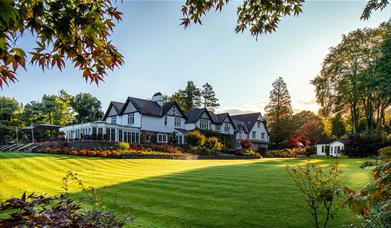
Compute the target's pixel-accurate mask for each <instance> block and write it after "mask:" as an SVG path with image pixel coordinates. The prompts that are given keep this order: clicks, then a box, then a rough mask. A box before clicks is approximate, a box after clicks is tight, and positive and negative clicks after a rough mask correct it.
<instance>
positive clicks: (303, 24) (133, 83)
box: [0, 0, 391, 114]
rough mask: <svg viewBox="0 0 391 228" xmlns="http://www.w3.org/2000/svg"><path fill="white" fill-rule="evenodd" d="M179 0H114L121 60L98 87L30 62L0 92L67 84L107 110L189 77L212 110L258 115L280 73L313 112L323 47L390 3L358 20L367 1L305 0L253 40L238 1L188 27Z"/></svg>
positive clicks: (30, 42)
mask: <svg viewBox="0 0 391 228" xmlns="http://www.w3.org/2000/svg"><path fill="white" fill-rule="evenodd" d="M183 2H184V1H127V0H124V2H123V3H121V2H120V1H118V3H117V5H118V7H119V9H120V11H121V12H123V20H122V21H121V22H120V23H118V24H117V26H116V28H115V29H114V31H113V33H112V36H111V39H112V42H113V44H114V45H115V46H116V47H117V48H118V49H119V51H120V52H121V54H122V55H123V56H124V60H125V64H124V65H123V66H122V67H120V68H117V69H115V70H114V71H112V72H109V75H108V76H107V77H106V78H105V82H103V83H100V84H99V86H96V85H95V84H90V83H86V82H85V81H84V79H83V78H82V73H81V72H80V71H79V70H77V69H74V68H73V66H72V64H71V63H69V62H67V63H66V68H65V70H63V71H62V72H61V71H59V70H57V69H54V70H46V71H45V72H43V71H42V70H41V69H40V68H39V67H37V66H33V65H29V66H28V67H27V71H24V70H23V69H22V70H19V71H18V76H17V79H18V81H17V82H16V83H11V84H10V85H9V86H8V87H4V88H3V89H1V90H0V96H7V97H14V98H16V99H17V100H18V101H20V102H22V103H27V102H30V101H34V100H40V99H41V97H42V96H43V95H44V94H57V93H58V91H59V90H61V89H65V90H66V91H67V92H68V93H70V94H73V95H75V94H77V93H80V92H89V93H91V94H93V95H94V96H96V97H97V98H98V99H100V100H101V101H102V106H103V108H104V109H106V108H107V106H108V105H109V103H110V101H120V102H125V100H126V98H127V97H128V96H133V97H139V98H150V97H151V96H152V95H153V94H154V93H155V92H158V91H160V92H162V93H163V94H167V95H170V94H172V93H174V92H175V91H177V90H178V89H182V88H184V87H185V85H186V82H187V81H189V80H192V81H194V82H195V83H196V85H197V86H199V87H201V86H202V85H203V84H204V83H206V82H209V83H210V84H211V85H212V86H213V87H214V90H215V92H216V95H217V97H218V99H219V103H220V105H221V108H219V109H218V110H217V111H218V112H224V111H228V112H230V113H232V114H235V113H243V112H253V111H256V112H259V111H260V112H263V111H264V106H265V105H266V104H267V103H268V99H269V93H270V90H271V89H272V83H273V81H274V80H276V79H277V78H278V77H283V79H284V81H285V82H286V83H287V86H288V90H289V93H290V95H291V98H292V107H293V109H294V111H299V110H312V111H316V110H317V109H318V108H319V106H318V105H317V104H316V99H315V92H314V87H313V86H312V85H311V84H310V80H311V79H313V78H314V77H315V76H316V75H317V74H318V73H319V71H320V68H321V64H322V61H323V59H324V57H325V56H326V55H327V53H328V49H329V48H330V47H332V46H335V45H337V44H338V43H339V42H340V40H341V36H342V35H343V34H347V33H349V32H350V31H353V30H355V29H357V28H362V27H376V26H378V25H379V24H380V23H381V22H384V21H388V20H389V19H390V17H391V8H390V7H388V8H386V9H384V10H383V11H376V12H374V13H373V15H372V17H371V18H370V19H369V20H367V21H362V20H360V15H361V12H362V10H363V8H364V6H365V4H366V1H314V0H312V1H306V2H305V3H304V5H303V13H302V14H301V15H299V16H298V17H293V16H290V17H284V18H283V19H282V21H281V22H280V25H279V28H278V29H277V31H276V32H275V33H272V34H268V35H263V36H260V37H259V38H258V40H255V38H253V37H251V36H250V34H249V33H248V32H245V33H243V34H242V33H239V34H236V33H235V32H234V28H235V24H236V8H237V6H238V5H239V4H240V1H231V2H230V3H229V4H228V5H227V6H226V7H225V8H223V11H222V12H221V13H214V12H210V13H208V14H207V15H206V16H205V17H204V18H203V19H202V22H203V25H202V26H201V25H191V26H190V27H188V28H187V29H184V28H183V27H181V26H180V25H179V24H180V20H179V19H180V18H181V14H180V7H181V5H182V4H183ZM34 44H35V41H34V39H33V38H31V37H28V36H25V37H23V38H22V39H21V40H20V42H19V45H20V47H22V48H26V49H27V50H31V49H33V48H34Z"/></svg>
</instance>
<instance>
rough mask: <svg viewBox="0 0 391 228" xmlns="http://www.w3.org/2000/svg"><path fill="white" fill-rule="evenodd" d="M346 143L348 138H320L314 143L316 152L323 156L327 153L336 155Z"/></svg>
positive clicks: (340, 152) (341, 151) (339, 153)
mask: <svg viewBox="0 0 391 228" xmlns="http://www.w3.org/2000/svg"><path fill="white" fill-rule="evenodd" d="M348 143H349V139H348V138H344V139H337V140H333V139H327V138H321V139H319V140H318V141H317V142H316V143H315V148H316V154H317V155H324V156H326V155H327V154H329V156H333V157H338V156H340V155H341V154H342V153H343V151H344V150H345V148H346V146H347V144H348Z"/></svg>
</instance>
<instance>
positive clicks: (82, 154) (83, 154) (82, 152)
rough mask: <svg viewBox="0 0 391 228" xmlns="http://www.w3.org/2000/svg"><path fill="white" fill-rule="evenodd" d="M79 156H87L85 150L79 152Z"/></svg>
mask: <svg viewBox="0 0 391 228" xmlns="http://www.w3.org/2000/svg"><path fill="white" fill-rule="evenodd" d="M79 155H81V156H86V155H87V150H85V149H81V150H79Z"/></svg>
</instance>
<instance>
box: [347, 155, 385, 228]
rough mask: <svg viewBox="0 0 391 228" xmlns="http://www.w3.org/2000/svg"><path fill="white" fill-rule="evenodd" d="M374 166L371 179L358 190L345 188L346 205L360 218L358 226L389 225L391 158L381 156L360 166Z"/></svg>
mask: <svg viewBox="0 0 391 228" xmlns="http://www.w3.org/2000/svg"><path fill="white" fill-rule="evenodd" d="M368 166H374V167H375V168H374V169H373V180H372V181H371V182H370V183H369V184H367V185H365V186H364V187H363V188H362V189H360V190H359V191H358V192H355V191H353V190H352V189H349V188H345V193H346V194H348V198H347V201H346V203H347V205H348V206H349V207H350V208H351V210H352V211H353V212H354V213H355V214H357V215H358V216H359V217H360V218H361V219H362V220H361V224H360V225H361V226H360V227H376V228H377V227H379V228H380V227H390V224H391V205H390V196H391V159H390V158H389V157H388V158H385V157H383V158H382V159H381V160H377V161H375V162H367V163H366V164H363V165H362V166H361V168H365V167H368Z"/></svg>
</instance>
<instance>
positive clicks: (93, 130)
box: [92, 127, 96, 135]
mask: <svg viewBox="0 0 391 228" xmlns="http://www.w3.org/2000/svg"><path fill="white" fill-rule="evenodd" d="M92 134H93V135H96V127H93V128H92Z"/></svg>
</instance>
